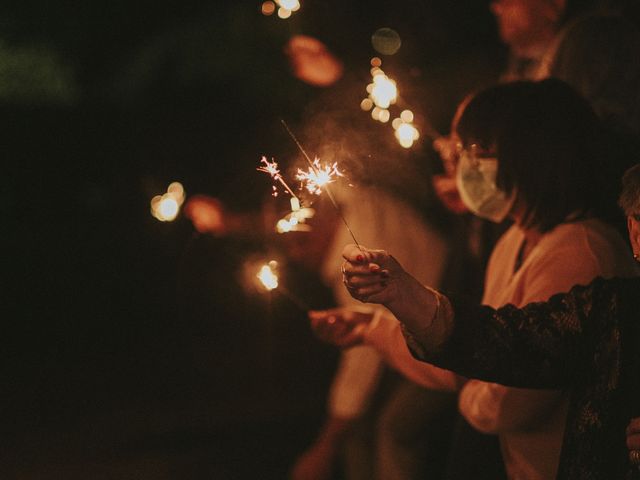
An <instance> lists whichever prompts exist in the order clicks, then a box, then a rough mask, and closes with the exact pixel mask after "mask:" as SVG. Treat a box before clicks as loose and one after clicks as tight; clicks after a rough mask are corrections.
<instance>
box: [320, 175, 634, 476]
mask: <svg viewBox="0 0 640 480" xmlns="http://www.w3.org/2000/svg"><path fill="white" fill-rule="evenodd" d="M619 203H620V206H621V207H622V209H623V210H624V213H625V215H626V218H627V226H628V232H629V241H630V243H631V246H632V249H633V252H634V257H635V258H636V260H640V164H636V165H635V166H634V167H632V168H631V169H629V170H628V171H627V172H626V173H625V175H624V177H623V188H622V193H621V196H620V202H619ZM344 257H345V259H346V263H345V264H344V265H343V268H342V270H343V272H344V275H345V285H346V286H347V289H348V290H349V291H350V292H351V294H352V295H353V296H354V298H358V299H361V300H365V299H366V300H367V301H368V302H380V303H381V304H383V305H385V306H386V307H387V308H388V309H389V310H390V311H391V312H392V313H393V314H394V315H395V318H396V319H398V320H400V322H402V331H403V334H404V338H405V341H406V343H407V345H408V347H409V348H410V349H411V352H412V353H413V355H415V357H416V358H418V359H421V360H423V361H426V362H430V363H433V364H435V365H438V366H440V367H443V368H447V369H451V370H454V371H456V372H459V373H460V374H462V375H465V376H467V377H471V378H479V379H483V380H485V381H489V382H500V383H501V384H505V385H512V386H514V387H518V388H563V389H568V390H569V391H570V403H569V410H568V411H569V414H568V416H567V420H566V429H565V430H566V431H565V436H564V440H563V446H562V456H561V460H560V465H559V468H558V472H557V475H556V478H558V479H568V480H571V479H578V478H580V479H583V478H598V479H600V478H602V479H604V478H620V479H632V478H640V441H639V439H640V418H639V417H638V415H639V414H640V350H638V348H637V347H638V344H639V342H640V323H638V321H637V312H638V309H639V308H640V277H639V276H637V275H636V276H633V277H630V278H610V279H603V278H602V277H599V278H597V279H595V280H594V281H592V282H591V283H589V284H588V285H586V286H575V287H573V288H572V289H571V290H570V291H569V292H568V293H561V294H556V295H554V296H552V297H551V298H550V299H549V300H548V302H546V303H545V302H538V303H530V304H528V305H526V306H523V307H522V308H517V307H516V306H514V305H513V304H509V305H506V306H503V307H501V308H499V309H497V310H496V309H495V308H492V307H490V306H478V305H475V304H472V303H469V302H468V301H464V300H462V299H460V298H447V297H446V296H445V295H443V294H442V293H440V292H438V291H436V290H433V289H431V288H430V287H426V286H423V285H422V284H420V283H419V282H417V281H416V280H415V279H413V278H411V277H410V276H409V275H408V274H407V273H406V272H405V271H404V270H403V269H402V267H401V266H400V264H399V263H398V262H397V261H396V260H395V259H394V258H393V257H392V256H391V255H389V254H388V253H386V252H384V251H375V250H367V249H364V248H363V247H359V248H356V247H355V246H354V245H349V246H347V247H346V248H345V250H344ZM311 318H312V322H313V324H314V328H315V330H316V332H317V333H318V334H319V335H320V336H321V337H323V338H325V339H327V340H330V341H333V342H334V343H335V342H338V343H341V344H351V343H354V342H355V343H359V341H360V340H358V337H366V336H367V335H368V334H369V333H368V330H369V329H370V328H372V327H373V324H372V317H371V316H366V315H360V316H358V318H357V319H356V318H354V317H352V316H351V315H349V314H348V312H334V313H330V314H329V315H327V314H326V313H314V314H312V315H311ZM373 321H375V320H373ZM394 321H395V320H394ZM373 328H375V327H373ZM632 417H634V418H632ZM625 427H626V448H625V441H624V438H625V436H624V432H625Z"/></svg>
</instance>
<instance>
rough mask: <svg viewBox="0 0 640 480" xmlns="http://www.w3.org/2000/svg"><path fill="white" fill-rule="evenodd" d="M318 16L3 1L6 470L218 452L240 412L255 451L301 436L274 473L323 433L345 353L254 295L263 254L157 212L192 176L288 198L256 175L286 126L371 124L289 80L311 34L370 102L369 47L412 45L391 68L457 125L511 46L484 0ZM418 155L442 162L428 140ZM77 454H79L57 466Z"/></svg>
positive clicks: (193, 6) (329, 5) (244, 6)
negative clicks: (384, 34)
mask: <svg viewBox="0 0 640 480" xmlns="http://www.w3.org/2000/svg"><path fill="white" fill-rule="evenodd" d="M302 3H303V8H302V9H301V10H300V11H299V12H297V13H295V14H294V15H293V17H292V18H290V19H288V20H281V19H278V18H276V17H275V16H274V17H265V16H263V15H262V14H261V13H260V2H258V1H237V2H224V3H222V2H199V1H193V0H186V1H185V0H180V1H177V0H175V1H174V0H171V1H168V0H161V1H157V0H156V1H150V0H144V1H135V2H130V1H124V0H116V1H113V0H111V1H105V0H96V1H93V0H92V1H89V2H68V1H57V2H43V1H41V0H21V1H20V2H17V1H15V2H2V5H0V72H1V73H3V75H0V112H1V113H0V118H1V124H0V131H1V132H2V133H0V135H2V137H3V139H4V140H3V142H2V157H3V162H2V163H3V165H4V168H3V171H4V174H3V175H2V177H1V178H2V179H3V182H2V187H1V189H0V199H1V200H2V201H1V205H0V213H1V214H2V218H3V219H4V228H3V229H2V232H3V233H2V237H3V242H2V244H3V246H4V248H3V256H2V258H3V260H2V264H3V268H2V270H3V273H4V276H5V281H4V282H3V284H4V285H5V287H4V289H3V290H4V295H3V297H4V301H3V302H2V303H3V305H4V308H3V310H5V312H4V313H3V315H2V317H3V322H2V323H3V327H4V329H3V330H4V331H3V334H2V335H1V336H0V338H1V340H0V344H1V345H2V349H1V350H2V351H3V352H4V353H5V358H4V359H3V361H2V362H1V365H0V372H2V374H3V378H2V382H3V385H5V392H6V394H3V400H2V401H3V402H6V405H5V406H4V408H2V409H0V410H1V411H2V415H3V418H2V419H0V421H2V423H3V425H5V426H7V429H6V430H7V431H8V432H9V435H8V437H7V438H8V439H9V443H10V444H11V445H12V447H11V449H10V450H9V451H10V452H11V453H12V454H13V456H10V458H11V460H10V461H9V462H8V463H7V465H8V467H3V468H8V469H9V472H10V474H19V473H20V472H22V470H21V468H23V467H24V465H25V464H29V465H30V466H29V467H28V468H31V469H32V470H31V471H33V472H39V471H40V470H38V468H40V467H42V469H43V471H45V470H46V468H47V466H48V465H50V463H51V462H54V463H55V462H58V463H59V464H62V465H75V464H83V462H87V461H88V460H87V456H91V455H94V456H96V455H97V456H98V457H100V458H103V457H105V458H106V457H109V458H120V457H121V456H122V455H125V456H126V455H130V456H131V455H133V456H135V455H136V454H135V453H131V451H130V450H131V447H130V445H131V444H130V443H127V442H129V441H132V440H131V439H133V438H136V439H139V438H143V439H144V441H142V444H143V445H147V447H145V448H147V450H149V451H156V450H158V448H160V447H157V446H158V445H161V449H162V448H169V449H171V448H174V449H175V448H179V447H176V445H177V444H178V445H181V444H185V445H197V448H196V447H193V448H194V449H195V450H197V449H198V448H205V447H202V445H209V444H210V440H211V438H213V437H216V436H218V437H219V436H220V435H222V434H221V433H220V430H219V429H220V428H221V427H220V425H221V424H224V425H226V427H225V428H227V429H228V430H229V431H234V430H235V431H238V429H239V428H240V427H238V426H237V425H238V423H233V422H231V423H230V421H229V419H230V418H236V417H239V418H243V419H244V420H243V423H242V425H244V426H243V427H242V428H244V429H246V432H250V433H247V434H248V435H249V434H253V432H254V430H252V429H255V428H258V426H260V427H261V428H262V427H263V423H264V422H267V423H268V422H269V421H270V420H269V419H273V418H275V419H277V420H278V421H279V422H280V423H281V424H282V423H283V422H284V424H288V423H287V422H289V423H291V424H296V425H298V429H299V430H297V431H296V430H295V429H294V434H293V435H292V436H291V438H293V439H294V440H295V441H296V442H298V443H297V444H295V445H293V446H292V445H291V438H290V440H289V442H290V443H289V444H281V445H280V451H281V453H280V455H281V456H280V457H277V456H276V457H274V458H276V460H273V462H274V467H273V468H274V471H278V468H280V469H282V468H284V467H283V465H286V462H287V461H289V460H290V459H289V458H287V457H286V455H290V454H292V453H295V451H296V449H299V448H300V445H301V443H300V442H302V444H303V443H304V442H305V441H307V440H305V438H306V437H305V435H307V436H308V435H309V432H313V429H314V428H316V423H314V422H317V420H318V418H319V417H318V416H319V415H320V413H321V412H322V409H323V402H324V400H323V395H324V394H323V392H324V388H326V384H327V382H328V380H329V378H330V372H331V368H332V365H333V362H334V361H335V352H334V351H333V350H332V349H330V348H328V347H325V346H322V345H319V344H318V342H316V341H315V339H313V338H312V337H311V334H310V332H309V331H308V328H307V326H306V322H305V317H304V313H303V312H300V311H299V310H298V309H297V308H296V307H295V306H293V305H291V304H287V302H283V301H282V299H280V301H279V302H276V304H275V305H272V306H271V309H270V310H269V308H268V305H266V304H265V302H264V299H263V298H253V297H247V295H246V294H245V293H244V292H242V291H241V289H240V288H239V283H238V280H237V271H238V269H239V265H240V264H241V263H242V262H243V259H244V258H246V256H247V255H249V254H252V253H254V252H260V251H263V250H264V249H265V246H264V245H262V244H260V243H255V242H238V241H232V240H222V239H213V238H207V237H202V236H196V235H194V231H193V228H192V226H191V225H190V224H189V222H188V221H187V220H186V219H185V218H183V217H179V218H178V219H177V220H176V221H175V222H173V223H160V222H158V221H156V220H155V219H154V218H152V217H151V215H150V213H149V201H150V199H151V197H152V196H153V195H155V194H157V193H160V192H161V190H162V189H163V188H166V186H167V185H168V183H169V182H171V181H174V180H179V181H181V182H182V183H183V184H184V185H185V189H186V190H187V194H191V193H207V194H209V195H215V196H219V197H220V198H222V199H224V200H225V201H226V202H227V203H228V204H229V206H230V208H232V209H237V210H249V209H251V208H253V207H255V206H256V205H257V204H258V203H259V201H260V199H261V198H262V197H263V195H264V193H265V192H267V191H268V190H269V187H270V185H269V184H268V182H265V179H264V178H263V177H261V176H260V174H258V173H254V169H255V166H256V164H257V162H258V160H259V158H260V156H261V155H263V154H268V155H273V156H277V157H282V158H287V156H290V155H292V154H293V153H294V152H295V146H294V145H293V144H292V142H291V140H290V139H289V138H288V137H287V136H286V134H285V132H284V131H283V129H282V127H281V125H280V123H279V119H280V118H286V119H287V121H288V122H289V123H290V125H292V127H293V128H294V129H296V130H297V131H300V132H301V136H302V137H308V133H307V131H308V130H309V128H310V127H313V126H314V124H313V121H314V116H313V115H310V114H309V113H310V112H314V113H317V112H324V113H325V115H326V110H327V109H326V108H324V105H325V102H327V103H326V105H335V104H336V103H338V104H340V105H341V108H342V109H351V107H352V106H353V108H354V111H355V112H358V113H357V114H359V113H361V112H359V110H358V104H359V102H360V98H358V99H355V100H354V104H353V105H351V104H349V103H348V100H353V99H352V98H351V99H348V100H347V99H345V100H341V99H339V98H337V97H335V98H333V99H332V98H331V96H332V92H331V91H330V90H322V89H317V88H314V87H310V86H308V85H305V84H303V83H302V82H300V81H299V80H296V79H295V78H293V77H292V75H291V73H290V71H289V68H288V66H287V63H286V61H285V58H284V55H283V54H282V48H283V45H284V44H285V42H286V41H287V39H288V38H289V37H290V36H291V35H293V34H296V33H303V34H309V35H314V36H317V37H318V38H320V39H321V40H322V41H324V42H325V43H326V44H327V45H328V46H329V48H330V49H331V50H332V51H334V52H335V53H336V54H338V55H339V56H340V57H341V58H342V59H343V60H344V62H345V65H346V70H347V78H349V79H350V81H355V82H358V81H360V80H362V82H363V83H362V90H363V94H362V95H363V97H364V87H365V85H366V83H367V77H366V75H367V73H366V72H367V70H368V63H369V60H370V58H371V56H373V55H374V54H375V52H374V51H373V48H372V47H371V42H370V37H371V35H372V33H373V32H374V31H375V30H376V29H377V28H380V27H391V28H394V29H395V30H396V31H398V33H399V34H400V35H401V37H402V40H403V46H402V48H401V49H400V51H399V52H398V54H396V55H395V56H394V57H389V58H384V60H383V61H384V62H386V63H385V65H388V66H389V68H391V69H392V71H393V72H394V73H395V74H396V75H397V77H398V78H402V79H406V81H405V84H406V85H407V88H406V92H407V99H408V101H410V102H412V104H413V105H415V106H414V110H416V111H420V109H421V108H424V110H425V112H426V113H428V114H429V115H430V116H431V117H432V120H433V121H434V123H435V124H436V125H437V126H438V127H439V128H441V129H442V130H446V128H447V124H448V121H449V119H450V116H451V114H452V111H453V108H454V106H455V103H456V102H457V101H458V100H460V98H462V96H463V95H464V94H465V93H466V89H467V88H469V87H470V86H471V85H474V84H477V82H478V81H479V79H483V80H484V79H487V78H490V77H491V74H492V73H495V71H497V68H498V66H499V63H498V62H499V60H500V55H501V50H500V49H499V46H498V42H497V39H496V36H495V32H494V30H493V28H494V26H493V23H492V19H491V17H490V15H489V13H488V9H487V7H486V3H487V2H478V1H477V0H466V1H456V2H451V1H444V0H442V1H431V2H430V1H426V2H425V1H406V2H388V1H370V2H362V4H355V3H354V2H343V1H319V0H318V1H313V0H307V1H303V2H302ZM363 72H364V74H363ZM478 72H481V73H478ZM474 75H475V76H474ZM476 77H477V78H476ZM336 91H339V89H337V90H336ZM336 98H337V100H336ZM332 101H333V103H332ZM327 108H328V107H327ZM329 112H331V111H330V110H329ZM350 114H351V113H350ZM354 115H356V114H354ZM363 115H365V114H364V113H363ZM369 123H372V122H369ZM372 128H378V126H374V125H372ZM374 132H375V131H374ZM315 140H316V141H318V139H315ZM402 154H403V155H406V153H402ZM411 155H414V156H415V158H417V159H420V158H424V159H428V158H430V153H429V145H428V144H422V145H421V147H420V148H419V149H418V150H417V151H415V152H414V153H412V154H411ZM425 161H426V160H425ZM288 274H289V275H291V277H292V282H293V281H294V279H295V281H296V284H297V285H302V286H303V287H301V288H302V290H301V291H300V292H298V293H299V294H301V295H302V296H305V297H306V298H307V299H308V301H309V302H310V303H311V304H312V305H313V306H314V307H317V308H319V307H326V306H330V305H331V298H330V295H329V294H328V292H327V291H326V290H325V289H324V288H323V287H322V286H321V285H320V283H319V281H318V279H317V278H316V277H314V276H313V275H312V274H310V273H308V272H305V271H303V270H301V269H295V268H292V269H291V271H290V272H288ZM274 352H279V353H278V354H274ZM265 359H267V360H266V361H265ZM265 395H266V396H267V397H268V398H266V397H265ZM265 398H266V400H265ZM293 398H295V399H296V401H295V402H294V401H293V400H292V399H293ZM140 412H144V413H140ZM185 412H186V413H185ZM283 412H288V413H283ZM314 415H315V416H314ZM300 418H303V420H300ZM223 419H226V420H227V421H226V423H225V422H224V421H223ZM265 419H266V420H265ZM296 421H297V423H296ZM260 422H263V423H260ZM83 425H84V426H83ZM87 425H91V428H92V429H95V431H97V432H98V433H97V434H95V435H88V434H87V433H86V429H87V428H89V427H87ZM305 428H306V430H305ZM194 431H196V432H199V433H198V434H197V435H196V434H194V433H193V432H194ZM224 431H225V432H227V430H224ZM239 431H240V432H242V431H245V430H242V429H240V430H239ZM83 432H84V433H83ZM118 432H120V433H121V435H119V434H118ZM158 432H165V433H166V432H182V433H180V435H183V437H180V435H178V434H176V435H174V436H173V437H170V438H169V439H167V438H165V437H161V438H160V437H158V435H159V434H158ZM184 432H188V433H187V434H184ZM202 432H204V433H202ZM96 435H97V437H96ZM184 435H186V438H187V440H184ZM198 435H200V436H198ZM238 435H239V434H238ZM273 435H274V438H269V439H268V441H269V442H271V443H273V444H277V443H278V441H281V442H282V438H281V437H278V433H277V432H276V433H274V434H273ZM60 438H66V439H67V440H69V442H67V443H68V444H69V445H70V446H69V447H68V449H67V450H65V449H62V450H60V451H58V450H56V449H55V448H54V449H53V450H52V449H51V448H52V445H54V444H59V443H60V440H59V439H60ZM87 438H91V440H90V441H88V440H87ZM96 438H103V440H104V441H103V442H99V441H97V440H96ZM158 438H160V439H158ZM225 438H226V437H225ZM229 438H231V437H229ZM181 439H182V440H181ZM183 440H184V441H183ZM233 441H242V438H236V437H233V439H231V440H229V442H231V443H230V445H235V444H233ZM87 442H88V443H87ZM145 442H147V443H145ZM154 442H155V443H154ZM181 442H182V443H181ZM98 444H101V445H102V447H98V446H97V445H98ZM43 445H44V448H43ZM104 445H108V446H109V447H108V448H107V447H104ZM123 445H124V446H123ZM149 445H151V446H149ZM167 445H169V446H167ZM81 446H82V447H81ZM100 448H102V450H101V449H100ZM104 448H107V450H108V452H109V453H108V454H107V453H105V450H104ZM141 448H142V447H141ZM185 448H187V447H185ZM207 448H208V447H207ZM187 449H188V448H187ZM45 450H46V451H50V452H53V453H50V454H49V456H47V455H44V454H43V453H42V452H43V451H45ZM147 450H145V451H147ZM88 451H89V452H90V453H87V452H88ZM123 451H124V452H126V453H122V452H123ZM96 452H98V453H96ZM114 452H115V453H114ZM226 453H227V452H226V451H225V450H224V449H222V450H215V452H214V453H213V454H212V455H213V458H214V459H222V458H223V457H224V456H225V455H226ZM26 458H29V459H31V461H30V462H26V460H25V459H26ZM62 458H64V459H63V460H61V459H62ZM208 458H211V455H209V457H208ZM236 460H237V459H236ZM278 461H279V462H280V463H277V462H278ZM116 463H117V461H116ZM218 463H219V464H220V465H222V464H223V463H224V462H222V460H220V462H218ZM240 463H242V461H240ZM234 465H235V464H234ZM236 466H237V465H236ZM24 468H27V467H24ZM28 468H27V470H28ZM212 468H213V467H212ZM220 468H221V469H223V470H224V469H225V468H226V470H224V471H225V472H231V473H229V475H230V478H243V477H242V476H241V475H240V474H237V475H235V476H234V475H233V472H234V471H235V470H234V468H236V467H231V466H226V467H225V466H224V465H223V466H222V467H220ZM238 468H239V467H238ZM247 468H250V467H248V466H246V465H245V469H247ZM27 470H24V471H27ZM221 471H222V470H221ZM4 473H7V472H4ZM236 473H237V472H236ZM2 476H3V478H10V477H9V476H7V475H2ZM38 478H45V477H42V476H40V477H38ZM50 478H56V476H55V475H52V476H51V477H50ZM60 478H75V477H71V476H69V475H68V474H65V475H62V476H61V477H60ZM84 478H88V477H84ZM150 478H154V477H150ZM158 478H160V477H158ZM162 478H164V477H162ZM176 478H178V477H176ZM181 478H186V477H181ZM193 478H199V477H197V476H194V477H193ZM203 478H205V477H203ZM206 478H211V477H206ZM219 478H225V477H223V476H220V477H219ZM247 478H252V477H251V476H250V475H248V476H247ZM253 478H255V477H253ZM263 478H267V477H263ZM273 478H282V477H281V476H278V474H274V477H273Z"/></svg>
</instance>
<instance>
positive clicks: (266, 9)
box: [262, 0, 276, 16]
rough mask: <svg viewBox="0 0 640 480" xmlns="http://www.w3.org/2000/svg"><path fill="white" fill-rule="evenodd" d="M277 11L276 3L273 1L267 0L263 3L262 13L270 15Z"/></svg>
mask: <svg viewBox="0 0 640 480" xmlns="http://www.w3.org/2000/svg"><path fill="white" fill-rule="evenodd" d="M275 11H276V4H275V3H273V2H272V1H271V0H267V1H266V2H263V3H262V14H263V15H266V16H269V15H273V13H274V12H275Z"/></svg>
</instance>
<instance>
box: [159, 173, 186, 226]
mask: <svg viewBox="0 0 640 480" xmlns="http://www.w3.org/2000/svg"><path fill="white" fill-rule="evenodd" d="M184 199H185V192H184V187H183V186H182V184H181V183H180V182H172V183H171V184H170V185H169V187H168V188H167V193H164V194H162V195H156V196H155V197H153V198H152V199H151V215H153V216H154V217H155V218H157V219H158V220H160V221H161V222H171V221H173V220H175V219H176V217H177V216H178V214H179V213H180V207H182V204H183V203H184Z"/></svg>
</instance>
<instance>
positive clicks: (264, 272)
mask: <svg viewBox="0 0 640 480" xmlns="http://www.w3.org/2000/svg"><path fill="white" fill-rule="evenodd" d="M277 266H278V263H277V262H276V261H275V260H272V261H270V262H269V263H267V264H265V265H262V267H260V271H259V272H258V273H257V274H256V278H257V279H258V280H260V283H261V284H262V286H263V287H264V288H266V289H267V290H268V291H271V290H273V289H275V288H278V275H277V274H276V273H275V271H274V270H275V268H276V267H277Z"/></svg>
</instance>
